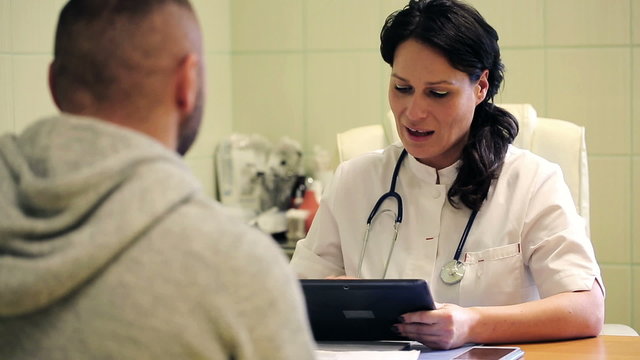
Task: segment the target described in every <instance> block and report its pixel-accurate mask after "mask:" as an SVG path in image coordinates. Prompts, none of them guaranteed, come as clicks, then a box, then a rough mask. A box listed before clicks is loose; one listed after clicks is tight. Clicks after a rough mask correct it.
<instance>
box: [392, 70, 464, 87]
mask: <svg viewBox="0 0 640 360" xmlns="http://www.w3.org/2000/svg"><path fill="white" fill-rule="evenodd" d="M391 77H394V78H396V79H398V80H400V81H404V82H406V83H411V82H410V81H409V80H407V79H405V78H403V77H402V76H400V75H398V74H396V73H391ZM424 85H427V86H434V85H453V82H451V81H449V80H437V81H426V82H425V83H424Z"/></svg>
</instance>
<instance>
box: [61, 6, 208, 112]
mask: <svg viewBox="0 0 640 360" xmlns="http://www.w3.org/2000/svg"><path fill="white" fill-rule="evenodd" d="M167 9H170V10H167ZM162 10H165V13H167V12H168V14H169V15H167V14H165V16H162V15H161V14H160V13H162ZM189 16H193V9H192V7H191V5H190V3H189V1H188V0H133V1H132V0H70V1H69V2H68V3H67V4H66V6H65V7H64V8H63V10H62V11H61V13H60V18H59V22H58V28H57V31H56V38H55V50H54V55H55V58H54V62H53V64H52V67H51V76H52V79H53V80H54V81H53V83H52V91H53V92H54V98H55V100H56V102H57V104H58V105H59V106H60V108H61V109H62V110H63V111H69V112H82V111H83V110H85V108H86V107H88V106H103V105H108V106H112V105H113V106H123V105H128V104H129V103H132V102H134V103H138V104H137V105H135V104H133V105H134V106H139V107H140V106H142V105H141V104H139V103H140V102H144V101H147V102H154V101H157V100H158V99H154V98H153V97H154V96H160V95H161V94H157V91H155V90H154V86H155V85H158V84H157V82H156V81H154V80H158V79H155V78H157V77H162V76H167V72H168V71H169V70H171V69H172V68H173V67H175V66H176V63H177V62H179V61H180V60H181V59H180V57H181V56H183V55H184V53H185V52H190V51H193V52H199V51H200V49H199V46H200V45H199V44H198V41H193V42H191V43H189V41H188V39H187V38H189V37H192V35H190V34H188V32H189V29H184V28H183V27H184V23H185V22H188V21H189V19H187V20H185V18H188V17H189ZM167 20H170V21H169V23H167ZM193 20H194V22H195V18H193ZM194 48H197V49H194Z"/></svg>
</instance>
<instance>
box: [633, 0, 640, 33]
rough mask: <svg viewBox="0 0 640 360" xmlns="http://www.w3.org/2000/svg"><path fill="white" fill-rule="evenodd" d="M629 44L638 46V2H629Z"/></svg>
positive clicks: (639, 23)
mask: <svg viewBox="0 0 640 360" xmlns="http://www.w3.org/2000/svg"><path fill="white" fill-rule="evenodd" d="M631 42H632V43H633V44H640V0H631Z"/></svg>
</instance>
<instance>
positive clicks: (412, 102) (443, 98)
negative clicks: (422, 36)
mask: <svg viewBox="0 0 640 360" xmlns="http://www.w3.org/2000/svg"><path fill="white" fill-rule="evenodd" d="M487 76H488V72H487V71H484V72H483V73H482V75H481V77H480V79H479V80H478V81H471V80H470V79H469V76H468V75H467V74H466V73H464V72H462V71H459V70H457V69H455V68H453V67H452V66H451V65H450V64H449V61H448V60H447V59H446V58H445V57H444V56H442V55H441V54H440V52H439V51H437V50H435V49H433V48H431V47H429V46H426V45H423V44H422V43H419V42H417V41H416V40H413V39H409V40H407V41H405V42H403V43H401V44H400V45H399V46H398V48H397V49H396V52H395V56H394V58H393V66H392V69H391V80H390V82H389V104H390V106H391V111H392V112H393V115H394V116H395V119H396V128H397V130H398V135H399V136H400V139H401V140H402V144H403V145H404V147H405V148H406V149H407V152H409V154H411V155H412V156H414V157H415V158H416V159H418V161H420V162H421V163H423V164H425V165H428V166H431V167H434V168H436V169H442V168H445V167H447V166H449V165H451V164H453V163H455V162H456V161H457V160H458V159H459V158H460V156H461V154H462V149H463V148H464V145H465V144H466V142H467V138H468V136H469V128H470V127H471V121H472V120H473V113H474V110H475V107H476V105H478V104H479V103H480V102H482V100H483V99H484V97H485V95H486V93H487V87H488V81H487Z"/></svg>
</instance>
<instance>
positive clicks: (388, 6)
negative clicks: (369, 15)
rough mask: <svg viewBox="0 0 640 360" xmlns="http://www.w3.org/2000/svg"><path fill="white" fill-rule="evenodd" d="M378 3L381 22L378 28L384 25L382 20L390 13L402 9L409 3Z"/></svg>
mask: <svg viewBox="0 0 640 360" xmlns="http://www.w3.org/2000/svg"><path fill="white" fill-rule="evenodd" d="M379 1H380V3H381V4H380V8H381V11H382V20H381V21H380V26H382V24H384V20H385V19H386V18H387V16H389V15H390V14H391V13H392V12H394V11H396V10H400V9H402V8H404V7H405V6H406V5H407V4H408V3H409V0H379Z"/></svg>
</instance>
